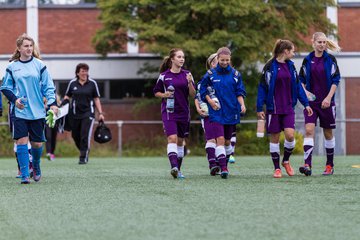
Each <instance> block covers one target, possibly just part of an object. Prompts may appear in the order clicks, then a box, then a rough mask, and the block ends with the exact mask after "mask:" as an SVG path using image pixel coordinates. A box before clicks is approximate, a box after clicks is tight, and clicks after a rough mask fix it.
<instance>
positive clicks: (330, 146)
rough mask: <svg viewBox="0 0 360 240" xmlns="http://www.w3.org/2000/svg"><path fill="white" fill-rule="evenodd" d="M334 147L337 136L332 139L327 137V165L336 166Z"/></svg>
mask: <svg viewBox="0 0 360 240" xmlns="http://www.w3.org/2000/svg"><path fill="white" fill-rule="evenodd" d="M334 148H335V138H334V137H333V138H332V139H330V140H326V139H325V149H326V165H330V166H332V167H333V166H334Z"/></svg>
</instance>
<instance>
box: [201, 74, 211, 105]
mask: <svg viewBox="0 0 360 240" xmlns="http://www.w3.org/2000/svg"><path fill="white" fill-rule="evenodd" d="M210 85H211V84H210V77H209V74H208V73H206V74H205V75H204V77H203V78H202V79H201V84H200V98H201V101H203V102H207V101H206V95H208V91H207V87H208V86H210Z"/></svg>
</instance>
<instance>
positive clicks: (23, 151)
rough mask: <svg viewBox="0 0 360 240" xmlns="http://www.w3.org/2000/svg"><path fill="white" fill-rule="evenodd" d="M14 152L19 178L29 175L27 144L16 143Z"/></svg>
mask: <svg viewBox="0 0 360 240" xmlns="http://www.w3.org/2000/svg"><path fill="white" fill-rule="evenodd" d="M16 154H17V157H18V161H19V165H20V172H21V178H22V179H24V178H28V177H29V175H30V174H29V152H28V147H27V144H22V145H17V149H16Z"/></svg>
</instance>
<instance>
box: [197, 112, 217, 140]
mask: <svg viewBox="0 0 360 240" xmlns="http://www.w3.org/2000/svg"><path fill="white" fill-rule="evenodd" d="M201 125H202V127H203V129H204V133H205V139H206V141H208V140H210V139H216V138H217V137H219V135H218V132H219V131H217V129H216V127H217V126H215V125H214V122H210V118H209V117H206V118H203V119H201Z"/></svg>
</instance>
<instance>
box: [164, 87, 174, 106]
mask: <svg viewBox="0 0 360 240" xmlns="http://www.w3.org/2000/svg"><path fill="white" fill-rule="evenodd" d="M167 91H168V92H170V93H171V95H170V96H169V97H168V98H167V99H166V111H167V112H168V113H173V112H174V108H175V98H174V93H175V88H174V86H173V85H170V86H169V87H168V88H167Z"/></svg>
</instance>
